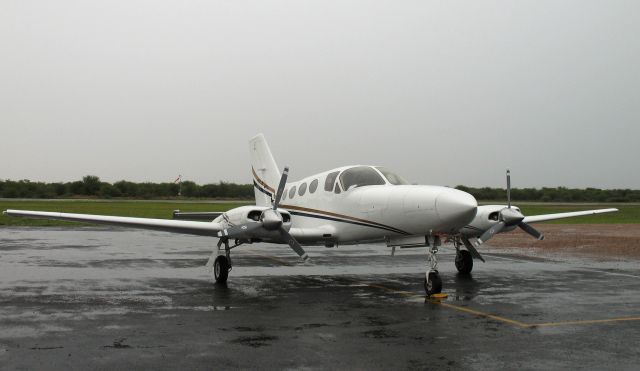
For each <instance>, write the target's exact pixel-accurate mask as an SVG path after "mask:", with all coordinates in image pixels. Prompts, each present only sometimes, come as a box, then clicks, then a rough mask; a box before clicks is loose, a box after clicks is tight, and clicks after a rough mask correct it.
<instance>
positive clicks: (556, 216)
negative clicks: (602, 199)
mask: <svg viewBox="0 0 640 371" xmlns="http://www.w3.org/2000/svg"><path fill="white" fill-rule="evenodd" d="M616 211H618V209H598V210H586V211H573V212H569V213H555V214H544V215H532V216H527V217H525V218H524V220H523V221H522V222H524V223H538V222H546V221H548V220H556V219H564V218H573V217H574V216H586V215H595V214H604V213H613V212H616Z"/></svg>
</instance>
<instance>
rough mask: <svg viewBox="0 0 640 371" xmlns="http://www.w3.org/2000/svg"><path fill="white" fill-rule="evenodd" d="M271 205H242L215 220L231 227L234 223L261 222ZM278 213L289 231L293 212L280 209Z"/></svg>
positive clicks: (283, 225)
mask: <svg viewBox="0 0 640 371" xmlns="http://www.w3.org/2000/svg"><path fill="white" fill-rule="evenodd" d="M269 209H271V208H270V207H263V206H240V207H236V208H234V209H231V210H229V211H226V212H224V213H223V214H222V215H220V216H219V217H217V218H216V219H215V220H214V222H216V223H220V224H221V225H222V227H223V228H229V227H232V226H234V225H240V224H245V223H250V222H259V221H260V217H261V216H262V213H263V212H264V211H265V210H269ZM278 213H280V215H282V227H283V228H284V229H285V230H287V231H289V230H290V229H291V214H289V212H288V211H286V210H282V209H278ZM272 237H273V238H279V234H277V233H273V236H272Z"/></svg>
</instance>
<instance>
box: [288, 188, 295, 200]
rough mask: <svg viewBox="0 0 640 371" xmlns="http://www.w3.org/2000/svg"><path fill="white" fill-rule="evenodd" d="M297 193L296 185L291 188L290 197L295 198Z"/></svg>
mask: <svg viewBox="0 0 640 371" xmlns="http://www.w3.org/2000/svg"><path fill="white" fill-rule="evenodd" d="M295 195H296V186H293V187H291V189H290V190H289V198H293V197H294V196H295Z"/></svg>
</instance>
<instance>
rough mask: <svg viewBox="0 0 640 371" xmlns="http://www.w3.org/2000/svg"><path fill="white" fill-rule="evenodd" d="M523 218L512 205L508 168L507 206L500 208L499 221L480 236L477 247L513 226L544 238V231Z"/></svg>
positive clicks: (535, 236) (540, 238)
mask: <svg viewBox="0 0 640 371" xmlns="http://www.w3.org/2000/svg"><path fill="white" fill-rule="evenodd" d="M523 220H524V215H522V213H521V212H520V211H518V210H516V209H513V208H512V207H511V171H509V170H507V207H505V208H504V209H502V210H500V213H499V216H498V223H497V224H494V225H493V226H492V227H491V228H489V229H488V230H486V231H485V232H484V233H483V234H482V235H481V236H480V237H479V238H478V240H477V242H476V243H475V245H476V247H478V246H480V245H482V244H483V243H485V242H487V241H488V240H490V239H491V238H493V236H495V235H496V234H498V233H500V232H501V231H502V230H503V229H505V228H507V227H513V226H518V227H520V229H522V230H523V231H525V232H527V233H528V234H530V235H531V236H533V237H534V238H537V239H538V240H543V239H544V235H543V234H542V233H540V232H538V230H536V229H535V228H533V227H532V226H530V225H529V224H527V223H525V222H523Z"/></svg>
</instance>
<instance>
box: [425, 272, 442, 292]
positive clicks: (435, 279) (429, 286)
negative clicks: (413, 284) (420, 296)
mask: <svg viewBox="0 0 640 371" xmlns="http://www.w3.org/2000/svg"><path fill="white" fill-rule="evenodd" d="M424 291H425V292H426V293H427V296H431V295H433V294H439V293H441V292H442V279H440V275H439V274H438V272H431V273H429V280H427V279H426V278H425V279H424Z"/></svg>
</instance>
